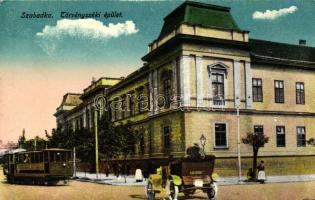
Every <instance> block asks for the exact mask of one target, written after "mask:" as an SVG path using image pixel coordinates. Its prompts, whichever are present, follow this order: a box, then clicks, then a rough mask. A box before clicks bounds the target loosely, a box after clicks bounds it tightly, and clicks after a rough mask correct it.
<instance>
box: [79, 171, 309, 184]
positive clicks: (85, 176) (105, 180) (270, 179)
mask: <svg viewBox="0 0 315 200" xmlns="http://www.w3.org/2000/svg"><path fill="white" fill-rule="evenodd" d="M76 180H78V181H82V182H92V183H99V184H107V185H129V186H144V185H146V182H147V181H146V180H144V181H143V182H136V180H135V178H134V175H129V176H127V177H126V182H125V177H124V176H120V177H118V178H117V177H116V176H114V175H113V174H109V176H108V177H106V175H105V174H99V176H98V177H96V174H89V173H84V172H77V179H76ZM241 180H242V181H241V182H238V177H236V176H230V177H220V179H219V180H218V181H217V184H218V185H237V184H259V183H258V182H245V181H244V180H245V177H242V179H241ZM304 181H315V174H308V175H291V176H267V180H266V183H267V184H268V183H289V182H304Z"/></svg>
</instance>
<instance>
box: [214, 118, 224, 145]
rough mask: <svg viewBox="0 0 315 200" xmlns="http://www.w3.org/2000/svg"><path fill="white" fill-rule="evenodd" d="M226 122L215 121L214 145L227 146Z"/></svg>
mask: <svg viewBox="0 0 315 200" xmlns="http://www.w3.org/2000/svg"><path fill="white" fill-rule="evenodd" d="M226 134H227V133H226V124H225V123H216V124H215V146H216V147H227V136H226Z"/></svg>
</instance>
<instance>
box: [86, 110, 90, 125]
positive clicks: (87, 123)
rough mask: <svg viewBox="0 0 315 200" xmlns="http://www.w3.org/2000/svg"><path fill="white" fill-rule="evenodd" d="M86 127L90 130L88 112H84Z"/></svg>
mask: <svg viewBox="0 0 315 200" xmlns="http://www.w3.org/2000/svg"><path fill="white" fill-rule="evenodd" d="M86 127H87V128H90V111H89V110H86Z"/></svg>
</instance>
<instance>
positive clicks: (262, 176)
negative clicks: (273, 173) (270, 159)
mask: <svg viewBox="0 0 315 200" xmlns="http://www.w3.org/2000/svg"><path fill="white" fill-rule="evenodd" d="M257 169H258V175H257V180H258V181H259V182H260V183H261V184H263V183H265V180H266V173H265V164H264V161H263V160H262V161H260V164H259V165H258V166H257Z"/></svg>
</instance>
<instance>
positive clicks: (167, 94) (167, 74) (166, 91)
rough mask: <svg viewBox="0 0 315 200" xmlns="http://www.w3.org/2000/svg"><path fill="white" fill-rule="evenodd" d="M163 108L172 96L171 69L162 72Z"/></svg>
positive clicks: (168, 105)
mask: <svg viewBox="0 0 315 200" xmlns="http://www.w3.org/2000/svg"><path fill="white" fill-rule="evenodd" d="M162 81H163V82H162V84H163V96H164V108H169V107H170V104H171V98H172V71H171V70H168V71H164V72H163V73H162Z"/></svg>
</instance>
